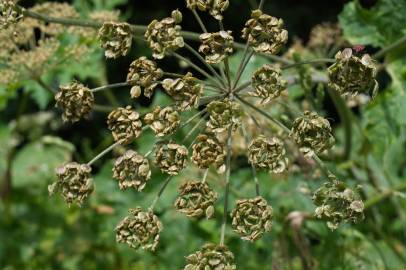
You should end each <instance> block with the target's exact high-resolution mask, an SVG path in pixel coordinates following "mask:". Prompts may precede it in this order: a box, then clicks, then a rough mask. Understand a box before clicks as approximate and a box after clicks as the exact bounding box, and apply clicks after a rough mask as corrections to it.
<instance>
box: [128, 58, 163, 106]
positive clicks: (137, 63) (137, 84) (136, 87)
mask: <svg viewBox="0 0 406 270" xmlns="http://www.w3.org/2000/svg"><path fill="white" fill-rule="evenodd" d="M162 76H163V71H162V70H161V69H160V68H158V67H157V65H156V63H155V62H154V61H152V60H149V59H147V58H146V57H145V56H141V57H140V58H138V59H136V60H134V61H133V62H132V63H131V64H130V69H129V71H128V74H127V82H129V83H130V84H131V85H133V87H132V88H131V97H132V98H137V97H139V96H140V95H141V87H142V88H144V95H145V96H146V97H151V96H152V94H153V92H154V89H155V87H157V85H158V81H159V79H161V77H162Z"/></svg>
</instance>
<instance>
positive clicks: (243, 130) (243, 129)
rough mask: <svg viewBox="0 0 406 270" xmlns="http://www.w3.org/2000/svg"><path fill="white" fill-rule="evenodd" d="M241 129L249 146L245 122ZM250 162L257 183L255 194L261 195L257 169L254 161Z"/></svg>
mask: <svg viewBox="0 0 406 270" xmlns="http://www.w3.org/2000/svg"><path fill="white" fill-rule="evenodd" d="M241 131H242V134H243V136H244V139H245V144H246V146H247V148H248V146H249V143H250V139H249V138H248V134H247V131H246V129H245V127H244V124H241ZM250 164H251V171H252V177H253V178H254V183H255V195H256V196H259V195H260V192H259V181H258V177H257V170H256V169H255V166H254V164H252V163H250Z"/></svg>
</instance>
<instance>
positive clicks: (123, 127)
mask: <svg viewBox="0 0 406 270" xmlns="http://www.w3.org/2000/svg"><path fill="white" fill-rule="evenodd" d="M107 125H108V128H109V130H111V132H112V135H113V138H114V140H115V141H116V142H120V144H123V145H124V144H129V143H131V142H132V141H133V140H134V139H136V138H138V137H139V136H140V135H141V132H142V122H141V120H140V115H139V113H137V112H136V111H133V110H132V109H131V106H127V107H125V108H117V109H115V110H114V111H112V112H111V113H110V114H109V116H108V118H107Z"/></svg>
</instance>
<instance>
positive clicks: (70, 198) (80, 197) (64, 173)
mask: <svg viewBox="0 0 406 270" xmlns="http://www.w3.org/2000/svg"><path fill="white" fill-rule="evenodd" d="M91 171H92V168H91V167H90V166H88V165H86V164H78V163H76V162H71V163H68V164H65V165H64V166H62V167H59V168H57V169H56V176H57V178H58V179H57V181H56V182H55V183H53V184H52V185H50V186H49V187H48V190H49V194H50V195H52V194H54V193H56V192H58V193H60V194H61V195H62V197H63V198H64V199H65V201H66V202H67V203H68V204H69V205H71V204H72V203H76V204H77V205H79V206H81V205H82V203H83V202H84V201H85V200H86V199H87V197H89V195H90V194H91V193H92V192H93V189H94V187H93V179H92V178H91V175H90V173H91Z"/></svg>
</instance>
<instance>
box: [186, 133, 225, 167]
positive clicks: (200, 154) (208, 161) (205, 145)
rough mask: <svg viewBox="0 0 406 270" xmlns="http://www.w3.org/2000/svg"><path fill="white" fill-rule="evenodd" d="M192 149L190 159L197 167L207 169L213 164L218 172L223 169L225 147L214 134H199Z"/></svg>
mask: <svg viewBox="0 0 406 270" xmlns="http://www.w3.org/2000/svg"><path fill="white" fill-rule="evenodd" d="M192 149H193V152H192V161H193V163H194V164H196V165H197V167H199V168H200V169H207V168H209V166H210V165H214V166H215V167H216V168H217V170H218V172H219V173H222V172H224V171H225V165H224V160H225V149H224V147H223V144H222V143H220V141H219V140H218V139H217V138H216V137H215V136H213V135H209V134H199V135H198V136H197V137H196V142H195V143H194V144H193V146H192Z"/></svg>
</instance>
